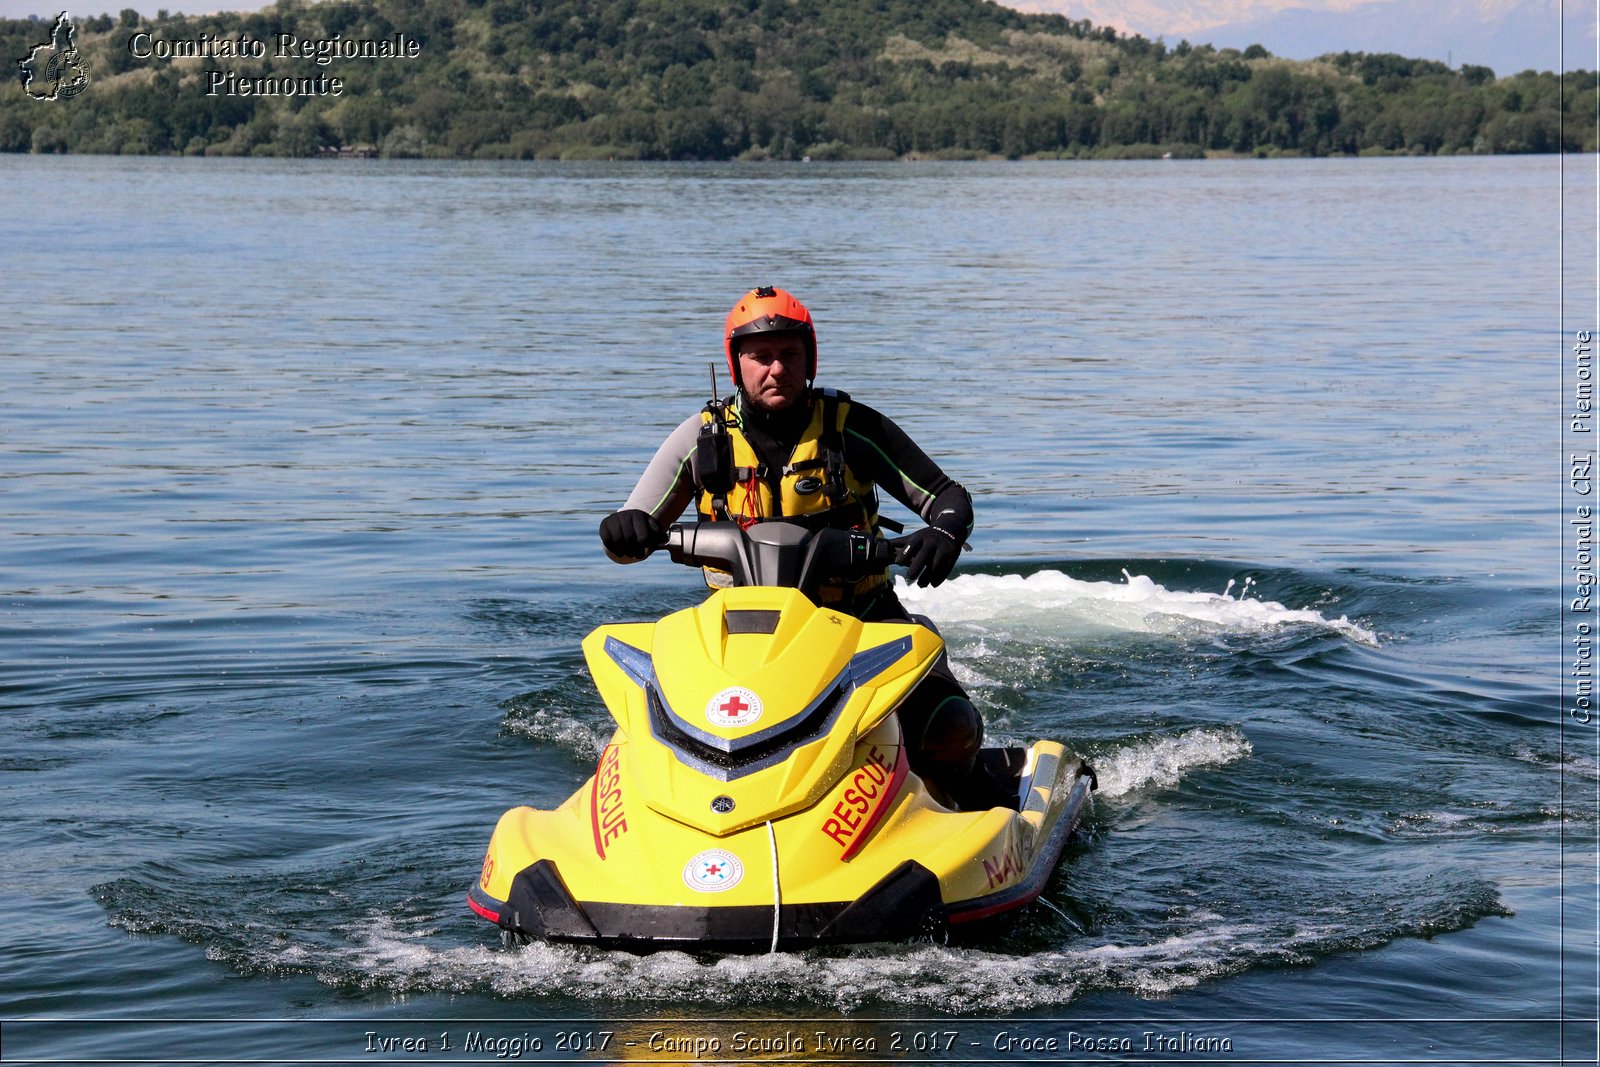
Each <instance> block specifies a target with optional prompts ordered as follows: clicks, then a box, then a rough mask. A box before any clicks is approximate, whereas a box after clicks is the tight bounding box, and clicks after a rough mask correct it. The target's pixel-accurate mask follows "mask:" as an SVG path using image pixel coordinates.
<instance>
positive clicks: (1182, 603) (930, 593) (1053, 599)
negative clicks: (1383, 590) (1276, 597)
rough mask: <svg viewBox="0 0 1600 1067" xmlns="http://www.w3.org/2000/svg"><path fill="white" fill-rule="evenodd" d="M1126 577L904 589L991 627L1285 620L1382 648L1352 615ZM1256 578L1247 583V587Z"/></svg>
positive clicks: (948, 617)
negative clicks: (1333, 614)
mask: <svg viewBox="0 0 1600 1067" xmlns="http://www.w3.org/2000/svg"><path fill="white" fill-rule="evenodd" d="M1122 573H1123V575H1124V577H1125V578H1126V581H1124V582H1085V581H1079V580H1078V579H1076V578H1069V577H1068V576H1067V575H1065V574H1062V573H1061V572H1060V571H1039V572H1038V573H1037V574H1030V575H1026V576H1024V575H1021V574H963V575H961V576H960V577H958V578H954V579H952V580H950V581H948V582H946V583H944V584H943V585H941V586H939V587H938V588H935V589H919V588H916V587H915V586H908V585H907V584H906V583H905V581H904V579H900V580H899V581H898V582H897V585H896V592H898V593H899V595H900V599H901V600H902V601H903V602H904V603H905V605H906V607H908V608H910V609H911V610H912V611H916V612H921V613H924V614H927V615H930V616H932V617H933V618H934V619H935V620H937V621H938V622H939V624H940V625H941V626H942V625H944V624H945V623H953V624H958V625H959V624H968V625H973V626H976V627H980V628H982V627H985V626H986V625H989V624H994V623H1001V622H1012V623H1019V622H1021V623H1027V624H1030V625H1042V626H1044V627H1045V628H1050V627H1052V625H1053V626H1054V627H1060V626H1063V625H1065V626H1068V627H1077V628H1091V629H1109V630H1123V631H1129V632H1133V633H1153V634H1189V633H1195V632H1197V631H1198V632H1211V633H1245V634H1250V633H1267V632H1270V631H1272V630H1275V629H1278V628H1280V627H1284V626H1291V625H1305V626H1316V627H1321V628H1323V629H1327V630H1332V631H1334V632H1336V633H1340V634H1343V635H1344V636H1345V637H1347V638H1349V639H1350V640H1352V641H1355V642H1357V643H1359V644H1363V645H1371V646H1373V647H1376V646H1377V644H1378V635H1377V634H1375V633H1373V632H1372V631H1371V630H1369V629H1367V628H1366V627H1364V626H1361V625H1360V624H1358V623H1354V622H1351V621H1350V620H1349V619H1348V618H1346V617H1344V616H1342V615H1341V616H1340V617H1339V618H1337V619H1330V618H1328V617H1327V616H1325V615H1323V614H1322V613H1321V612H1319V611H1313V610H1310V609H1298V610H1297V609H1292V608H1287V607H1284V606H1283V605H1282V604H1279V603H1276V602H1274V601H1270V600H1259V599H1256V598H1253V597H1250V596H1248V594H1247V592H1242V593H1241V594H1240V595H1239V596H1238V597H1232V596H1229V595H1227V594H1228V592H1229V591H1231V589H1232V583H1231V582H1230V583H1229V589H1228V590H1227V591H1224V592H1222V593H1186V592H1181V591H1178V590H1172V589H1167V588H1165V587H1164V586H1161V585H1158V584H1157V583H1156V582H1154V581H1152V580H1151V579H1150V578H1148V577H1145V576H1144V575H1142V574H1128V572H1127V571H1123V572H1122ZM1250 584H1251V583H1250V582H1248V581H1247V582H1246V590H1248V587H1249V585H1250Z"/></svg>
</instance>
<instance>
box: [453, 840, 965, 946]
mask: <svg viewBox="0 0 1600 1067" xmlns="http://www.w3.org/2000/svg"><path fill="white" fill-rule="evenodd" d="M468 899H469V901H470V902H471V904H472V908H473V910H474V911H476V912H477V913H478V914H479V915H482V916H483V917H484V918H486V919H490V920H492V921H494V922H497V923H498V924H499V925H500V926H501V927H502V928H504V929H506V930H510V931H512V932H513V933H518V934H522V935H524V936H527V937H533V938H539V939H542V940H547V941H574V942H588V943H591V944H599V945H605V946H608V947H616V948H689V947H693V948H697V949H707V950H711V951H721V952H738V951H752V952H755V951H766V950H767V949H769V948H770V947H772V933H773V919H774V915H773V911H774V909H773V908H771V907H768V906H765V905H744V906H738V907H687V906H661V905H650V904H604V903H598V902H593V901H591V902H589V903H585V904H580V903H578V902H577V901H576V900H574V899H573V898H572V894H571V893H569V892H568V891H567V887H566V884H565V883H564V882H562V880H561V873H560V871H558V870H557V869H556V865H555V863H554V862H552V861H551V860H547V859H545V860H540V861H539V862H537V863H534V864H532V865H531V866H529V867H527V868H525V869H523V870H522V871H520V872H518V874H517V876H516V878H515V879H514V880H513V881H512V883H511V895H510V899H508V900H506V901H504V902H502V901H498V900H495V899H493V898H492V897H490V896H489V895H488V894H486V893H484V892H483V891H482V890H481V889H480V888H479V887H478V886H476V885H474V886H473V887H472V891H471V892H470V893H469V894H468ZM945 921H946V914H945V906H944V902H943V901H942V900H941V898H940V896H939V880H938V879H937V878H935V877H934V875H933V872H932V871H930V870H928V869H927V868H926V867H923V866H922V865H921V864H919V863H917V862H915V861H913V860H907V861H906V862H905V863H902V864H901V865H900V866H899V867H896V868H895V869H894V870H893V871H891V872H890V873H889V874H888V875H886V876H885V877H884V878H883V879H882V880H881V881H879V882H878V883H877V884H876V885H874V886H873V887H872V888H871V889H869V890H868V891H867V892H866V893H864V894H862V895H861V896H860V897H859V898H857V899H856V900H853V901H842V902H838V903H828V904H785V905H783V907H782V908H781V909H778V914H777V927H778V947H779V948H803V947H805V946H807V945H820V944H834V943H855V942H863V941H903V940H908V939H911V938H916V937H920V936H924V935H927V934H935V935H936V936H937V934H938V933H939V932H940V931H942V930H943V928H944V926H945Z"/></svg>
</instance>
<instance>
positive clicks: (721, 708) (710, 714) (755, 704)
mask: <svg viewBox="0 0 1600 1067" xmlns="http://www.w3.org/2000/svg"><path fill="white" fill-rule="evenodd" d="M759 718H761V698H760V697H758V696H756V695H755V694H754V693H752V692H751V691H750V690H748V689H746V688H745V687H744V686H742V685H735V686H730V687H729V688H727V689H724V690H723V691H722V692H720V693H718V694H717V695H716V696H714V697H712V698H711V699H710V700H709V701H707V702H706V721H707V722H709V723H710V724H711V725H712V726H721V727H729V726H748V725H750V724H751V723H753V722H755V721H756V720H757V719H759Z"/></svg>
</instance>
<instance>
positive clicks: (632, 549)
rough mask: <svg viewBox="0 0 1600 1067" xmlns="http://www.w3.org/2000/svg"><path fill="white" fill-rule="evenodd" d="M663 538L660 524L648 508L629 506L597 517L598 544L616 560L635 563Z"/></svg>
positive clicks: (654, 547)
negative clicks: (602, 516) (645, 509)
mask: <svg viewBox="0 0 1600 1067" xmlns="http://www.w3.org/2000/svg"><path fill="white" fill-rule="evenodd" d="M666 539H667V535H666V534H665V533H664V532H663V531H662V529H661V524H660V523H659V522H657V521H656V517H655V516H654V515H652V514H650V513H649V512H648V511H640V510H639V509H638V508H631V509H629V510H627V511H618V512H616V513H614V514H611V515H607V516H606V517H605V518H603V519H601V520H600V543H601V544H602V545H605V546H606V555H608V556H610V557H611V558H612V559H614V560H616V561H617V562H618V563H637V562H639V561H640V560H641V559H644V558H645V557H646V556H648V555H649V554H650V553H652V552H654V551H655V550H656V549H657V548H659V547H660V546H661V544H662V542H664V541H665V540H666Z"/></svg>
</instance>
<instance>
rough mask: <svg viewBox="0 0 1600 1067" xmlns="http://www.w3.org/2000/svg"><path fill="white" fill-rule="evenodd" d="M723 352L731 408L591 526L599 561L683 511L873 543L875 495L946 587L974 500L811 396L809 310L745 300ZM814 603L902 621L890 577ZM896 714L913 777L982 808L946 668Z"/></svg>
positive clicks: (974, 724)
mask: <svg viewBox="0 0 1600 1067" xmlns="http://www.w3.org/2000/svg"><path fill="white" fill-rule="evenodd" d="M723 347H724V350H725V352H726V354H727V357H728V372H729V374H730V375H731V376H732V379H733V385H734V395H733V397H732V398H731V400H729V401H713V402H712V403H711V404H710V405H708V406H707V408H706V410H705V411H703V412H701V413H700V414H698V415H694V416H691V417H690V418H688V419H685V420H684V421H683V423H682V424H680V425H679V426H678V428H677V429H676V430H674V431H673V432H672V434H671V435H670V436H669V437H668V438H667V440H666V441H665V443H663V444H662V446H661V447H660V448H659V449H658V450H657V451H656V454H655V457H654V458H653V459H652V460H651V461H650V464H649V466H648V467H646V468H645V472H644V476H643V477H642V478H641V479H640V480H639V484H638V485H637V486H635V487H634V490H633V492H632V494H630V495H629V497H628V501H627V503H626V504H624V505H623V508H622V510H621V511H618V512H616V513H615V514H612V515H608V516H606V518H605V520H604V521H603V522H601V524H600V541H601V543H602V544H603V545H604V546H605V550H606V554H607V555H608V556H610V557H611V558H612V559H613V560H615V561H616V562H618V563H636V562H638V561H639V560H641V559H643V558H645V557H646V556H648V555H649V554H650V552H651V551H652V550H653V549H655V548H656V547H657V546H659V545H660V544H661V542H662V541H663V540H664V538H665V534H664V532H663V530H664V528H665V527H666V526H667V525H669V524H670V523H672V522H674V521H675V520H676V519H677V518H678V516H679V515H680V514H682V513H683V511H684V509H685V508H687V507H688V505H689V503H690V501H691V500H694V501H696V510H697V511H698V513H699V516H700V519H701V521H710V520H713V519H722V520H733V521H737V522H739V523H741V524H742V525H746V526H748V525H750V524H752V523H756V522H760V521H763V520H766V519H779V518H781V519H784V520H786V521H791V522H800V523H803V524H805V525H808V526H811V527H813V528H815V527H819V526H825V527H836V528H841V529H861V530H866V531H868V532H870V533H872V534H874V535H875V536H882V534H881V529H882V528H883V527H885V526H888V525H890V524H889V523H888V521H887V520H884V519H880V518H879V517H878V496H877V491H876V487H877V486H879V485H881V486H882V487H883V488H884V489H885V490H886V491H887V492H888V493H889V495H891V496H893V497H894V498H895V499H896V500H898V501H900V502H901V503H902V504H904V505H905V506H906V507H908V508H910V509H911V510H913V511H915V512H916V513H917V514H919V515H921V516H922V518H923V519H924V520H926V522H927V523H928V525H927V526H925V527H924V528H923V529H920V530H918V531H917V532H916V533H914V534H912V535H911V536H910V537H909V538H908V539H907V551H906V557H905V558H906V580H907V581H910V582H915V583H916V584H917V585H919V586H929V585H938V584H939V583H940V582H943V581H944V580H945V579H946V578H948V577H949V576H950V571H951V569H952V568H953V567H954V566H955V564H956V560H957V558H958V557H959V556H960V555H961V548H962V545H963V543H964V542H965V541H966V538H967V535H968V534H969V533H971V531H972V498H971V497H970V496H969V495H968V493H967V491H966V490H965V489H963V488H962V487H961V485H960V484H959V483H957V482H955V481H954V480H952V479H951V478H950V477H949V476H947V475H946V474H945V473H944V472H943V471H941V470H940V469H939V467H938V465H937V464H936V463H934V462H933V460H931V459H929V458H928V456H927V454H926V453H924V452H923V451H922V449H920V448H918V447H917V445H916V444H915V443H914V442H913V441H912V440H911V438H909V437H907V436H906V434H905V432H904V431H902V430H901V429H900V428H899V427H898V426H896V425H895V424H894V423H893V422H890V421H889V420H888V419H887V418H885V417H884V416H882V415H880V414H879V413H878V412H876V411H874V410H872V409H871V408H869V407H867V406H866V405H864V404H859V403H855V402H853V401H852V400H851V399H850V398H849V396H847V395H846V394H844V393H840V392H836V391H834V390H830V389H818V388H816V387H815V386H814V385H813V384H812V383H813V382H814V380H815V378H816V373H817V338H816V331H815V329H814V328H813V326H812V322H811V313H810V312H809V311H807V310H806V308H805V305H803V304H801V303H800V301H798V300H796V299H795V298H794V297H793V296H791V295H790V294H788V293H787V292H785V291H783V290H782V289H776V288H773V287H770V286H763V287H761V288H759V289H752V290H751V291H750V292H748V293H746V294H745V295H744V296H743V297H741V298H740V300H739V302H738V303H737V304H735V305H734V307H733V310H732V311H730V312H728V317H727V320H726V322H725V323H724V327H723ZM895 525H896V526H897V524H895ZM708 580H714V576H711V575H708ZM818 599H819V601H820V602H821V603H823V604H825V605H827V606H829V607H833V608H836V609H838V610H841V611H845V612H848V613H849V614H852V615H855V616H856V617H857V618H860V619H862V620H864V621H867V622H884V621H900V620H910V619H911V616H910V615H908V614H907V612H906V610H905V608H904V607H903V606H902V605H901V603H900V598H899V597H897V596H896V595H895V593H894V589H893V588H892V586H891V585H890V584H889V581H888V574H887V571H883V572H879V573H877V574H873V575H869V576H868V577H866V578H864V579H862V580H860V581H856V582H851V583H843V582H837V583H834V584H831V585H825V586H824V587H823V588H822V589H821V590H820V591H819V593H818ZM915 621H917V622H922V623H924V624H926V623H927V620H925V619H917V620H915ZM898 714H899V716H900V722H901V728H902V730H903V731H904V734H905V740H906V744H907V748H908V754H909V757H910V761H911V767H912V769H913V770H915V771H916V772H917V773H918V775H920V776H921V777H922V778H923V779H924V780H925V781H928V782H929V783H930V785H931V786H932V788H933V790H934V792H935V794H936V795H938V796H939V797H940V799H941V800H944V801H946V802H947V803H949V804H950V805H951V806H956V805H960V806H963V807H977V806H987V804H985V803H983V801H982V799H981V794H980V792H979V790H981V787H980V786H979V785H978V784H977V783H974V782H973V781H972V780H971V779H972V770H973V761H974V759H975V758H976V756H977V753H978V749H979V747H980V746H981V744H982V742H983V719H982V718H981V717H980V716H979V714H978V711H977V709H976V708H975V707H973V705H972V702H971V701H970V700H969V699H968V698H967V695H966V693H965V692H964V691H963V690H962V688H961V685H960V683H959V682H957V681H956V679H955V676H954V675H953V674H952V673H951V671H950V665H949V661H948V659H947V658H946V657H945V656H943V655H941V656H940V657H939V662H938V664H937V665H936V666H935V667H934V669H933V670H932V671H931V672H930V673H929V675H928V676H927V678H925V679H924V680H923V682H922V683H921V684H920V685H919V686H918V687H917V689H916V691H915V692H914V693H913V694H912V695H911V696H910V697H908V698H907V700H906V701H905V703H904V704H902V705H901V707H900V709H899V712H898Z"/></svg>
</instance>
